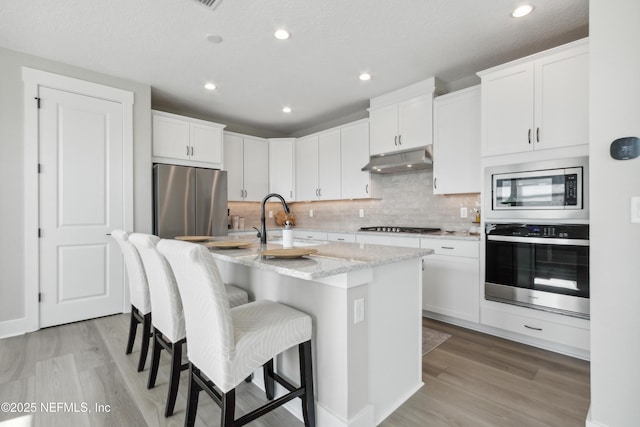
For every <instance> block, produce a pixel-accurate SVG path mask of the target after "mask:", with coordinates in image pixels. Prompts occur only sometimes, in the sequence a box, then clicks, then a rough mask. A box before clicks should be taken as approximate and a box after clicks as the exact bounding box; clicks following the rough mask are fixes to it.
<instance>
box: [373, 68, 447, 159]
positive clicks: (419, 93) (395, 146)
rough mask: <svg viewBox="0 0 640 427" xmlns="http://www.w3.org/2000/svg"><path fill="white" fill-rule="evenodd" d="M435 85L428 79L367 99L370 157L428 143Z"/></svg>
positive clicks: (430, 136)
mask: <svg viewBox="0 0 640 427" xmlns="http://www.w3.org/2000/svg"><path fill="white" fill-rule="evenodd" d="M436 82H437V81H436V79H435V78H433V77H432V78H430V79H427V80H425V81H422V82H418V83H416V84H414V85H411V86H408V87H406V88H402V89H399V90H397V91H394V92H391V93H388V94H385V95H382V96H379V97H376V98H372V99H371V100H370V108H369V127H370V131H371V134H370V138H371V139H370V154H371V155H375V154H382V153H389V152H392V151H398V150H407V149H410V148H415V147H422V146H425V145H429V144H431V142H432V120H433V95H434V92H435V91H436Z"/></svg>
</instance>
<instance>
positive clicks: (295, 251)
mask: <svg viewBox="0 0 640 427" xmlns="http://www.w3.org/2000/svg"><path fill="white" fill-rule="evenodd" d="M316 252H318V250H317V249H307V248H287V249H267V250H264V251H260V255H263V256H270V257H274V258H300V257H303V256H306V255H311V254H315V253H316Z"/></svg>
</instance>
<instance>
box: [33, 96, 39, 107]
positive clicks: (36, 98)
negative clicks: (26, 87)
mask: <svg viewBox="0 0 640 427" xmlns="http://www.w3.org/2000/svg"><path fill="white" fill-rule="evenodd" d="M33 99H35V100H36V101H38V109H40V97H38V96H36V97H35V98H33Z"/></svg>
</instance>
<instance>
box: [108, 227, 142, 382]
mask: <svg viewBox="0 0 640 427" xmlns="http://www.w3.org/2000/svg"><path fill="white" fill-rule="evenodd" d="M111 236H112V237H113V238H114V239H115V240H116V242H118V245H119V246H120V249H121V250H122V255H123V256H124V263H125V266H126V267H127V277H128V278H129V296H130V299H131V320H130V323H129V339H128V340H127V350H126V354H131V351H132V350H133V343H134V341H135V339H136V330H137V329H138V324H139V323H142V344H141V346H140V360H139V361H138V372H140V371H142V370H143V369H144V365H145V362H146V360H147V352H148V350H149V340H150V339H151V299H150V297H149V285H148V283H147V275H146V273H145V270H144V266H143V264H142V260H141V259H140V255H139V254H138V251H137V250H136V248H135V247H134V246H133V245H132V244H131V242H129V233H127V232H126V231H124V230H113V231H112V232H111Z"/></svg>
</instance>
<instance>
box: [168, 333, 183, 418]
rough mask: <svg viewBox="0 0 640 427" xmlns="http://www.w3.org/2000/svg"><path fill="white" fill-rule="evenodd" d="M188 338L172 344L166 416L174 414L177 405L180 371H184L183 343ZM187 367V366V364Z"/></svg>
mask: <svg viewBox="0 0 640 427" xmlns="http://www.w3.org/2000/svg"><path fill="white" fill-rule="evenodd" d="M186 341H187V340H186V339H181V340H180V341H178V342H175V343H173V344H172V351H171V374H170V376H169V391H168V394H167V405H166V407H165V410H164V416H165V417H169V416H171V415H173V408H174V407H175V406H176V398H177V397H178V386H179V385H180V372H181V371H182V368H183V366H182V344H184V343H185V342H186ZM185 367H186V366H185Z"/></svg>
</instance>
